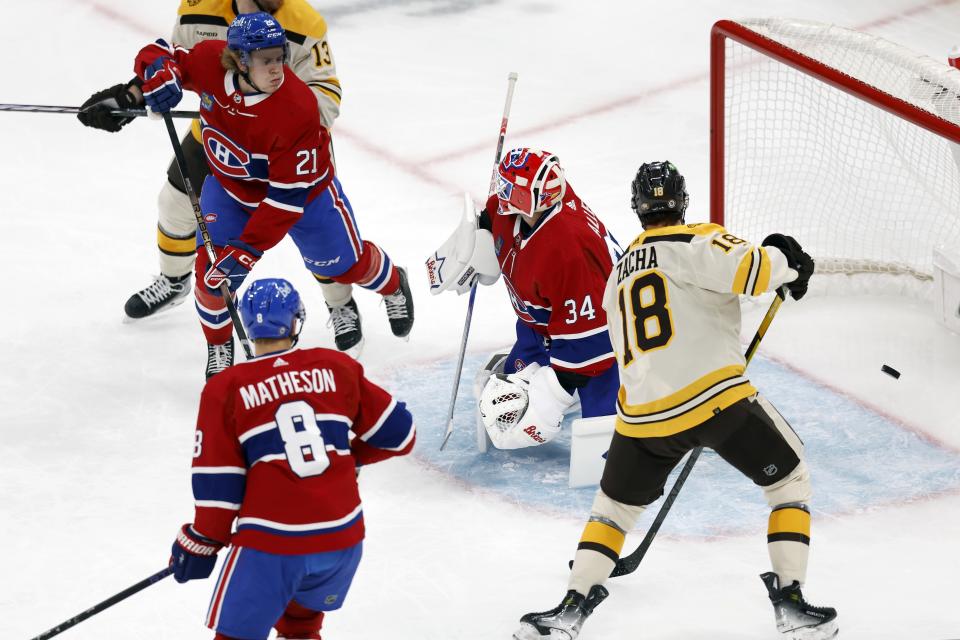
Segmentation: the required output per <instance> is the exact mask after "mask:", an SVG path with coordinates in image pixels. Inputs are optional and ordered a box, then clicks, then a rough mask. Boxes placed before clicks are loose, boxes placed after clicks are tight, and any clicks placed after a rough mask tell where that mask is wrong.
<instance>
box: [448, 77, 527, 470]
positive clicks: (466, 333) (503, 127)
mask: <svg viewBox="0 0 960 640" xmlns="http://www.w3.org/2000/svg"><path fill="white" fill-rule="evenodd" d="M517 78H518V76H517V72H516V71H511V72H510V75H509V76H507V99H506V100H505V101H504V103H503V119H502V120H501V121H500V137H499V138H498V139H497V153H496V155H495V156H494V158H493V173H492V174H491V175H490V188H489V191H487V194H491V193H493V191H494V187H495V184H496V179H497V165H499V164H500V154H501V153H503V141H504V139H505V138H506V137H507V121H508V120H509V119H510V105H511V104H512V103H513V90H514V88H515V87H516V86H517ZM476 298H477V283H476V282H474V283H473V286H472V287H470V301H469V302H468V303H467V317H466V319H464V321H463V336H462V337H461V338H460V355H459V356H458V357H457V371H456V373H455V374H454V377H453V389H452V390H451V391H450V409H449V411H447V427H446V430H445V431H444V432H443V442H441V443H440V451H443V448H444V447H446V446H447V441H448V440H449V439H450V436H451V435H453V412H454V410H455V409H456V407H457V391H459V390H460V374H461V373H463V357H464V355H466V353H467V338H469V337H470V321H471V320H472V319H473V303H474V301H475V300H476Z"/></svg>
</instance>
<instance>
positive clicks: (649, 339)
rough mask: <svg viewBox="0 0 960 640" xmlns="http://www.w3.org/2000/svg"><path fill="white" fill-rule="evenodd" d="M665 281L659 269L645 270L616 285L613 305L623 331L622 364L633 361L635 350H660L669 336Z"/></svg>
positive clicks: (628, 363)
mask: <svg viewBox="0 0 960 640" xmlns="http://www.w3.org/2000/svg"><path fill="white" fill-rule="evenodd" d="M669 302H670V301H669V297H668V296H667V281H666V278H664V277H663V276H662V275H661V274H660V273H659V272H657V271H648V272H646V273H644V274H643V275H641V276H639V277H637V278H634V279H633V280H630V281H628V282H625V283H623V284H622V285H620V288H619V289H618V290H617V306H618V307H619V308H620V329H621V330H622V331H623V354H622V358H623V366H624V367H628V366H630V364H631V363H632V362H633V361H634V359H635V358H636V356H637V355H638V353H637V352H640V353H643V352H645V351H652V350H653V349H661V348H663V347H665V346H667V344H669V342H670V339H671V338H672V337H673V318H672V317H671V316H670V304H669Z"/></svg>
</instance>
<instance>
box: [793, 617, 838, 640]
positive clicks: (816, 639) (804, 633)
mask: <svg viewBox="0 0 960 640" xmlns="http://www.w3.org/2000/svg"><path fill="white" fill-rule="evenodd" d="M839 635H840V628H839V625H838V624H837V619H836V618H834V619H833V620H831V621H830V622H825V623H823V624H821V625H817V626H816V627H804V628H802V629H794V630H793V631H788V632H786V633H785V634H783V637H784V638H787V640H832V639H833V638H836V637H838V636H839Z"/></svg>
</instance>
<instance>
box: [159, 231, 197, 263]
mask: <svg viewBox="0 0 960 640" xmlns="http://www.w3.org/2000/svg"><path fill="white" fill-rule="evenodd" d="M157 247H159V248H160V251H162V252H164V253H166V254H168V255H172V256H187V255H191V254H193V253H196V251H197V239H196V237H195V236H190V237H189V238H175V237H173V236H169V235H167V234H166V233H164V232H163V229H161V228H160V227H159V226H158V227H157Z"/></svg>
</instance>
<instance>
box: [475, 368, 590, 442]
mask: <svg viewBox="0 0 960 640" xmlns="http://www.w3.org/2000/svg"><path fill="white" fill-rule="evenodd" d="M572 404H573V395H571V394H570V393H567V391H566V389H564V388H563V386H561V384H560V382H559V381H558V380H557V374H556V373H555V372H554V370H553V369H552V368H551V367H541V366H540V365H538V364H536V363H531V364H529V365H527V366H526V368H524V369H523V370H522V371H518V372H517V373H511V374H509V375H506V376H504V375H503V374H495V375H493V376H491V377H490V379H489V380H487V384H486V386H484V388H483V394H482V395H481V396H480V418H481V419H482V420H483V426H484V427H485V428H486V430H487V434H488V435H489V436H490V440H491V442H493V446H495V447H496V448H498V449H520V448H522V447H534V446H537V445H541V444H546V443H547V442H550V441H551V440H553V439H554V438H555V437H556V436H557V434H558V433H560V423H561V422H562V421H563V414H564V412H565V411H566V410H567V409H568V408H569V407H570V405H572Z"/></svg>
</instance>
